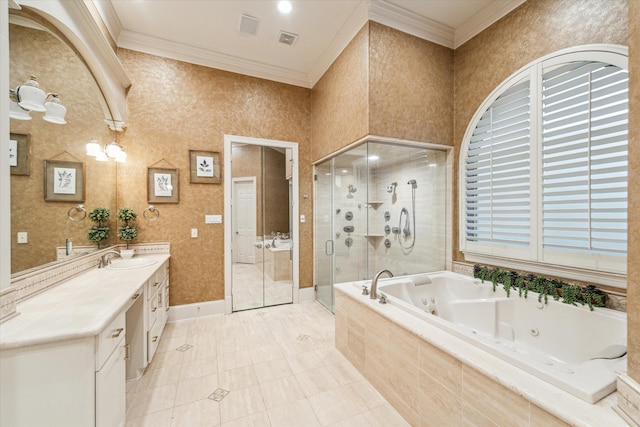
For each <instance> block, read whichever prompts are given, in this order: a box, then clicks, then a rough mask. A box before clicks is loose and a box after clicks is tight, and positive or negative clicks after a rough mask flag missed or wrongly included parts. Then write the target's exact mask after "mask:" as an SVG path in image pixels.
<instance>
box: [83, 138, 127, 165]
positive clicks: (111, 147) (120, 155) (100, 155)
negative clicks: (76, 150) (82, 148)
mask: <svg viewBox="0 0 640 427" xmlns="http://www.w3.org/2000/svg"><path fill="white" fill-rule="evenodd" d="M87 156H92V157H95V158H96V160H97V161H99V162H106V161H108V160H109V159H110V158H111V159H115V161H116V162H118V163H126V161H127V153H126V152H125V151H124V148H122V146H120V145H118V142H117V141H115V140H113V141H112V142H111V144H107V145H105V146H102V144H100V143H99V142H98V141H96V140H95V139H91V140H90V141H89V142H88V143H87Z"/></svg>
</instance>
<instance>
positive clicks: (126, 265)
mask: <svg viewBox="0 0 640 427" xmlns="http://www.w3.org/2000/svg"><path fill="white" fill-rule="evenodd" d="M156 262H158V260H157V259H151V258H129V259H123V260H119V261H113V262H112V263H111V264H109V265H107V268H109V269H111V270H132V269H134V268H142V267H148V266H150V265H153V264H155V263H156Z"/></svg>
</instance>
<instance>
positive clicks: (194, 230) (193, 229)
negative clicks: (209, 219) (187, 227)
mask: <svg viewBox="0 0 640 427" xmlns="http://www.w3.org/2000/svg"><path fill="white" fill-rule="evenodd" d="M191 237H192V238H194V239H195V238H196V237H198V229H197V228H192V229H191Z"/></svg>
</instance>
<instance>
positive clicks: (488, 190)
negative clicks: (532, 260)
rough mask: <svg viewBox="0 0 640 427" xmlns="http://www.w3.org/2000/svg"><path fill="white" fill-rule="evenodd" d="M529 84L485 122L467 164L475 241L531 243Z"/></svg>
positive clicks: (469, 229) (506, 97) (468, 225)
mask: <svg viewBox="0 0 640 427" xmlns="http://www.w3.org/2000/svg"><path fill="white" fill-rule="evenodd" d="M529 86H530V85H529V81H525V82H523V83H520V84H518V85H516V86H513V87H511V88H509V89H508V90H507V91H505V92H504V93H503V94H502V95H501V96H500V97H499V98H497V99H496V100H495V101H494V102H493V104H492V105H491V106H490V107H489V108H488V109H487V110H486V112H485V113H484V114H483V115H482V117H481V118H480V121H479V122H478V124H477V126H476V128H475V130H474V132H473V134H472V136H471V140H470V142H469V147H468V152H467V157H466V164H465V181H466V182H465V188H466V190H465V205H466V215H465V216H466V218H465V233H466V239H467V240H468V241H471V242H481V243H498V244H508V245H518V246H527V245H528V244H529V240H530V233H531V228H530V224H529V222H530V221H529V193H530V187H531V184H530V167H531V165H530V154H529V153H530V149H531V148H530V133H531V131H530V122H531V120H530V110H531V106H530V103H531V97H530V88H529Z"/></svg>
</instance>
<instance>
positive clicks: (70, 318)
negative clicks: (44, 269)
mask: <svg viewBox="0 0 640 427" xmlns="http://www.w3.org/2000/svg"><path fill="white" fill-rule="evenodd" d="M156 257H157V259H158V261H159V262H158V263H156V264H154V267H155V269H154V268H153V267H149V268H147V269H145V270H143V269H138V270H131V271H119V272H116V271H103V270H102V271H101V270H97V269H96V270H92V271H89V272H87V273H84V274H83V275H79V276H76V277H74V278H73V279H70V280H69V281H68V282H65V283H63V284H60V285H58V286H57V287H55V288H53V289H51V290H49V291H47V292H44V293H42V294H41V295H38V296H35V297H33V298H31V299H29V300H27V301H26V302H24V303H23V305H22V306H20V315H19V316H17V317H15V318H14V319H11V320H9V321H7V322H5V323H3V324H1V325H0V426H11V427H22V426H28V427H32V426H47V427H55V426H64V427H73V426H83V427H84V426H97V427H102V426H106V427H116V426H124V424H125V411H126V404H125V392H126V380H127V379H130V378H138V377H139V376H141V375H142V372H144V368H145V367H146V366H147V364H148V363H149V362H150V361H151V359H152V357H153V355H154V354H155V351H156V349H157V345H158V342H159V340H160V337H161V335H162V331H163V329H164V326H165V324H166V320H167V317H168V316H167V309H168V307H169V306H168V289H169V260H168V258H169V256H168V255H162V256H160V255H158V256H156Z"/></svg>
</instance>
